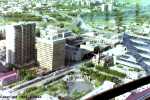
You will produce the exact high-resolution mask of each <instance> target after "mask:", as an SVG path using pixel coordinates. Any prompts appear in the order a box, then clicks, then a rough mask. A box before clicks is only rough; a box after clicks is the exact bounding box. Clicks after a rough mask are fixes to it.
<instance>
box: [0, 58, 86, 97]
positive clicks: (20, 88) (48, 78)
mask: <svg viewBox="0 0 150 100" xmlns="http://www.w3.org/2000/svg"><path fill="white" fill-rule="evenodd" d="M87 61H88V60H87ZM87 61H83V62H79V63H76V64H74V65H71V66H70V67H69V68H64V69H61V70H58V71H56V72H53V73H50V74H48V75H44V76H39V77H37V78H35V79H33V80H30V81H27V82H24V83H22V84H20V85H17V86H14V87H12V88H11V89H7V90H6V91H5V90H3V92H1V94H4V95H5V94H6V92H7V94H8V93H10V94H11V95H12V96H15V95H18V94H19V93H22V92H24V91H25V90H26V89H28V88H30V87H34V86H41V85H43V84H46V83H50V82H53V81H55V80H57V79H59V78H61V77H63V76H65V75H67V74H68V73H70V72H72V71H75V70H77V69H79V66H80V65H82V64H83V63H85V62H87Z"/></svg>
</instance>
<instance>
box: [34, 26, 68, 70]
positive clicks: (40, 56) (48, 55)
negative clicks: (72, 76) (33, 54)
mask: <svg viewBox="0 0 150 100" xmlns="http://www.w3.org/2000/svg"><path fill="white" fill-rule="evenodd" d="M36 47H37V60H38V63H39V65H40V67H42V68H47V69H49V70H53V69H57V68H59V67H63V66H64V63H65V39H64V38H63V34H62V32H59V31H57V29H49V30H48V31H47V32H45V33H44V32H43V33H42V35H41V38H37V44H36Z"/></svg>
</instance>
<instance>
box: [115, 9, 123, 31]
mask: <svg viewBox="0 0 150 100" xmlns="http://www.w3.org/2000/svg"><path fill="white" fill-rule="evenodd" d="M115 21H116V26H117V31H118V33H120V32H121V30H120V27H121V26H122V25H123V12H122V11H121V10H120V9H116V10H115Z"/></svg>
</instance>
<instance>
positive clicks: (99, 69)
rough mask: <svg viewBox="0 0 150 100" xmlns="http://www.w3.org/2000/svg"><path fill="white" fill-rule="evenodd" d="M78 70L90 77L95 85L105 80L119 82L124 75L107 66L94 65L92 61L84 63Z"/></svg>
mask: <svg viewBox="0 0 150 100" xmlns="http://www.w3.org/2000/svg"><path fill="white" fill-rule="evenodd" d="M80 71H81V73H82V75H84V76H87V77H90V80H91V81H92V80H94V81H96V82H95V85H96V86H97V82H98V83H102V82H103V81H105V80H108V81H112V82H115V83H120V82H121V79H122V78H125V77H126V74H124V73H121V72H118V71H115V70H111V69H109V68H108V67H105V66H101V65H100V64H99V65H95V64H94V63H92V62H88V63H85V64H84V65H82V66H81V68H80Z"/></svg>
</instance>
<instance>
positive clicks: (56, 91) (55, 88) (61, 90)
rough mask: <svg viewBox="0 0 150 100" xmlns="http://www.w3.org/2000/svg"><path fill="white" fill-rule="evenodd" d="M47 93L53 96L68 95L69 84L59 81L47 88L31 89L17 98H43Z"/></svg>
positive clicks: (25, 99) (20, 99) (22, 99)
mask: <svg viewBox="0 0 150 100" xmlns="http://www.w3.org/2000/svg"><path fill="white" fill-rule="evenodd" d="M44 93H47V94H49V95H52V96H59V95H60V94H62V95H64V96H65V95H67V84H66V83H65V81H62V80H58V81H56V82H54V83H51V84H48V85H46V86H39V87H31V88H28V89H27V90H26V91H24V92H23V93H22V94H20V95H19V96H18V97H17V100H28V98H31V96H32V97H33V96H35V97H36V96H37V97H38V96H41V95H43V94H44Z"/></svg>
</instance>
